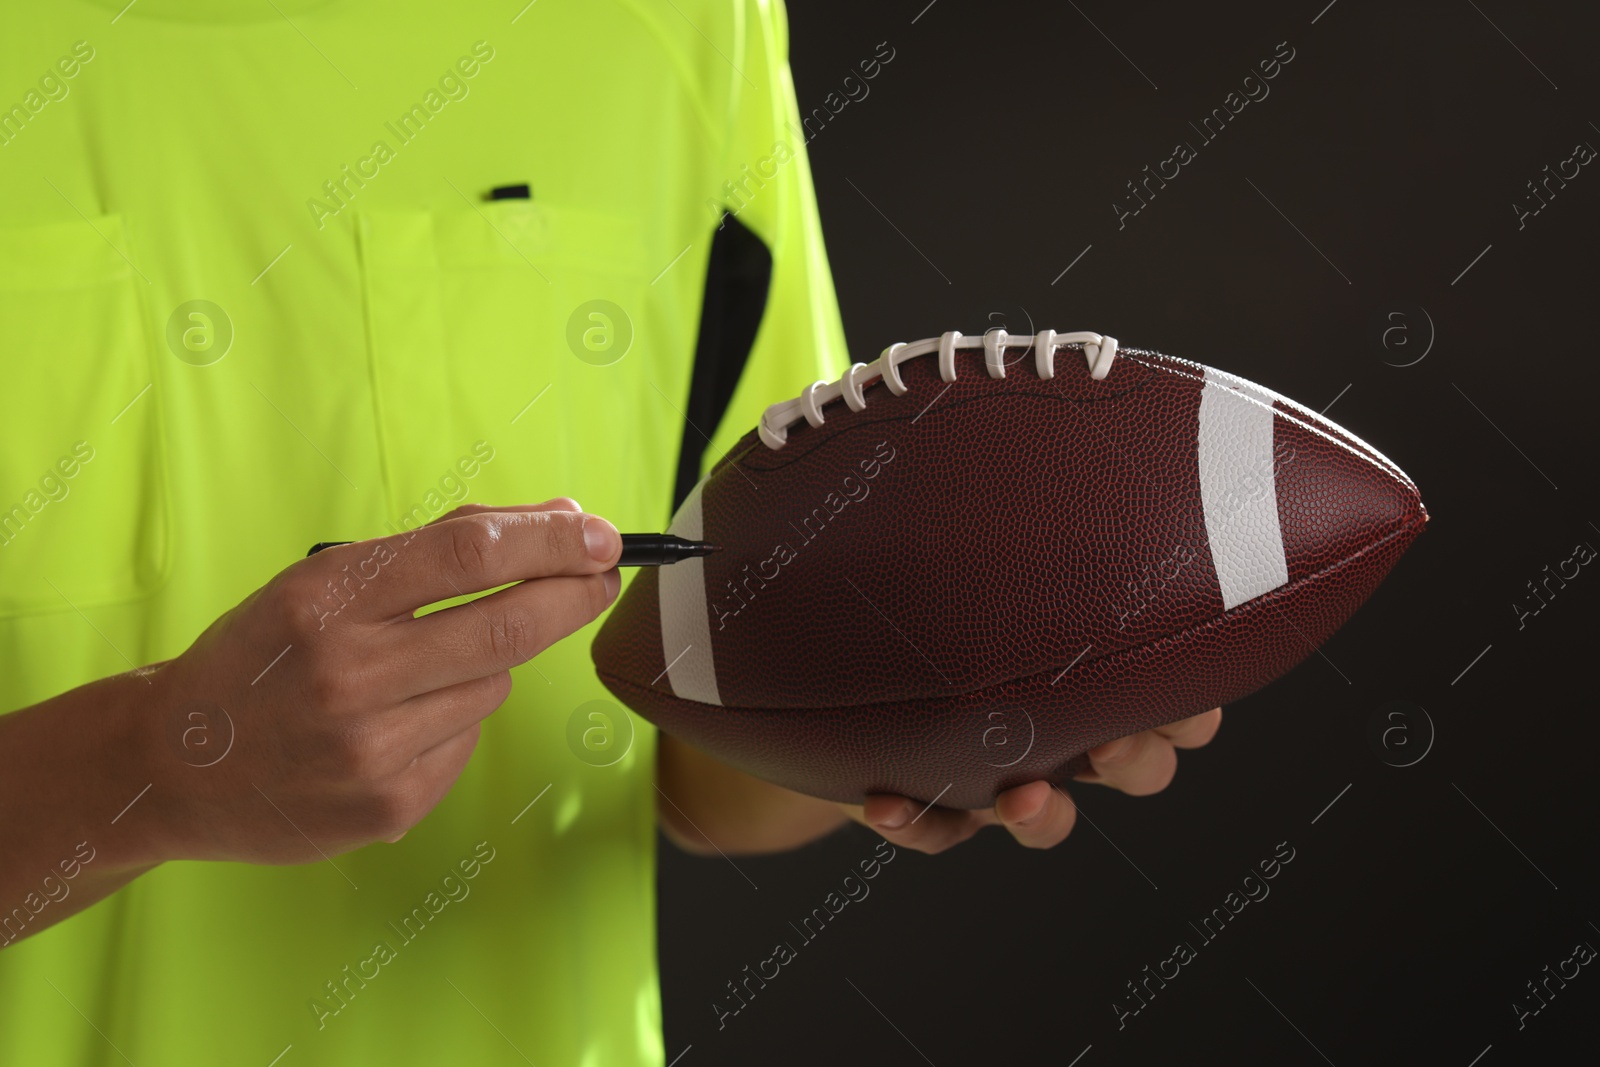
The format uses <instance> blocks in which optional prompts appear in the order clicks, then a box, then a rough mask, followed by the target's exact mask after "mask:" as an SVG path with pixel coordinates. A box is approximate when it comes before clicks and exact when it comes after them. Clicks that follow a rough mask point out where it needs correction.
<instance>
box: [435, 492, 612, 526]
mask: <svg viewBox="0 0 1600 1067" xmlns="http://www.w3.org/2000/svg"><path fill="white" fill-rule="evenodd" d="M582 510H583V506H582V505H580V504H579V503H578V502H577V501H576V500H574V499H572V498H571V497H570V496H558V497H554V498H552V499H550V500H546V501H543V502H541V503H538V504H512V505H510V506H499V505H495V504H462V505H461V506H460V507H458V508H456V509H455V510H454V511H450V512H447V513H445V514H443V515H441V516H439V517H438V518H437V519H434V520H433V522H430V523H428V524H427V525H429V526H432V525H434V524H435V523H440V522H443V521H445V520H446V519H459V518H460V517H461V516H463V515H482V514H484V513H485V512H489V511H520V512H525V513H526V512H536V511H582Z"/></svg>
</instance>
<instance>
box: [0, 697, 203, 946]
mask: <svg viewBox="0 0 1600 1067" xmlns="http://www.w3.org/2000/svg"><path fill="white" fill-rule="evenodd" d="M147 687H148V683H147V682H146V681H145V679H144V677H143V676H142V675H141V674H137V673H135V674H125V675H118V676H116V677H114V678H105V679H101V680H100V681H97V682H93V683H91V684H89V685H85V686H82V687H80V688H78V689H74V690H72V691H71V692H68V693H63V694H61V695H60V696H57V697H53V698H51V699H49V700H46V701H43V702H42V703H39V704H35V705H33V706H32V707H28V708H23V709H21V710H20V711H15V712H12V713H10V714H7V715H0V948H3V947H4V946H6V945H10V944H14V943H16V942H17V941H20V940H21V939H23V938H25V937H29V936H31V935H33V934H36V933H38V932H39V931H40V930H42V929H44V928H45V927H47V926H52V925H54V924H56V923H58V922H61V921H62V920H63V919H67V918H69V917H71V916H72V915H75V914H77V913H78V912H80V911H83V910H84V909H85V908H87V907H89V906H90V905H92V904H94V903H95V902H96V901H99V900H101V899H103V898H105V897H107V896H109V895H111V894H112V893H114V892H116V891H117V890H118V889H121V888H122V887H123V886H124V885H126V884H128V883H129V882H130V881H132V880H133V879H134V878H136V877H138V876H139V875H140V874H143V873H144V872H145V871H147V870H150V869H151V868H152V867H154V866H156V865H157V864H158V863H159V862H160V854H159V853H160V850H159V847H158V846H157V844H156V838H157V835H155V834H153V833H151V832H150V831H151V827H150V826H149V825H148V823H147V822H145V821H143V820H141V819H140V817H139V816H140V812H139V807H138V804H135V805H134V806H133V807H131V808H129V803H130V802H131V801H134V799H135V797H138V796H139V795H140V793H141V791H143V790H144V788H145V786H147V785H151V784H152V782H151V775H150V774H149V773H148V767H147V766H145V763H146V762H147V761H146V760H145V759H144V757H143V754H144V753H146V752H148V751H149V738H148V736H146V735H148V734H149V731H150V726H151V724H148V723H147V722H146V721H145V719H146V717H147V716H148V711H144V714H141V711H142V710H144V705H143V703H142V700H141V698H142V697H143V696H144V694H143V693H142V692H141V690H143V689H145V688H147ZM154 725H155V726H159V724H154ZM174 758H176V757H174ZM156 788H159V786H156ZM149 799H150V798H149V797H148V796H144V797H143V798H142V799H141V800H140V801H139V803H144V802H146V801H148V800H149ZM125 809H126V810H125Z"/></svg>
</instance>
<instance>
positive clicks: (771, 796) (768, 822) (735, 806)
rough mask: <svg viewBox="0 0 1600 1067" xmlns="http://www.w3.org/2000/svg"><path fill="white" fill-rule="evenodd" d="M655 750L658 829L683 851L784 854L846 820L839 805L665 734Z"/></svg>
mask: <svg viewBox="0 0 1600 1067" xmlns="http://www.w3.org/2000/svg"><path fill="white" fill-rule="evenodd" d="M656 752H657V756H656V772H657V778H656V780H657V784H658V785H659V786H660V787H661V794H662V795H661V796H660V797H659V798H658V800H657V805H656V806H657V809H658V810H659V812H660V820H661V828H662V830H663V831H664V832H665V833H666V835H667V836H668V837H669V838H671V839H672V842H673V843H674V844H676V845H677V846H678V847H679V848H682V849H684V850H685V851H687V852H694V853H697V854H702V855H704V854H715V853H716V852H718V851H719V850H720V851H721V852H724V853H752V852H782V851H784V850H786V849H791V848H798V847H799V846H801V845H804V844H806V843H807V842H810V841H814V840H816V839H817V838H819V837H821V836H823V835H824V834H827V833H830V832H832V831H833V830H835V829H837V828H838V827H840V826H841V825H843V824H844V822H845V815H844V812H843V811H842V810H841V809H840V807H839V805H837V804H834V803H832V802H830V801H826V800H818V799H816V798H815V797H808V796H805V795H803V794H800V793H795V792H792V791H790V790H788V789H784V788H782V787H781V786H776V785H773V784H771V783H770V782H764V781H762V780H761V779H759V778H753V777H751V776H750V775H748V774H745V773H743V772H742V771H737V770H735V769H733V768H732V767H729V766H728V765H727V764H725V763H721V762H719V761H717V760H715V759H712V758H711V757H710V756H707V755H706V754H705V753H703V752H700V751H699V750H697V749H694V748H691V747H689V746H688V745H686V744H684V743H682V742H681V741H677V740H675V739H674V738H671V737H669V736H667V735H666V734H661V735H660V742H659V744H658V745H657V749H656Z"/></svg>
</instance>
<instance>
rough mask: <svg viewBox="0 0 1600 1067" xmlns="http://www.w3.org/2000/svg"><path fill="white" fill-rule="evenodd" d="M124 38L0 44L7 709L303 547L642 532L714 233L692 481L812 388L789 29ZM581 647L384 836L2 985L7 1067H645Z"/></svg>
mask: <svg viewBox="0 0 1600 1067" xmlns="http://www.w3.org/2000/svg"><path fill="white" fill-rule="evenodd" d="M125 2H126V0H97V2H94V3H91V2H88V0H62V2H59V3H51V4H34V5H26V6H20V7H16V8H15V10H11V11H8V12H7V14H6V16H5V31H4V34H3V35H0V71H5V72H6V73H5V75H4V78H5V80H4V82H0V382H3V389H4V394H5V398H6V401H7V403H6V404H5V410H4V414H3V416H0V709H14V708H17V707H21V706H24V705H27V704H30V703H33V702H35V701H38V700H41V699H44V698H47V697H49V696H52V695H54V694H57V693H60V692H62V691H64V690H66V689H69V688H71V687H73V686H76V685H78V684H81V683H83V682H86V681H88V680H90V679H94V678H97V677H103V676H106V675H110V674H115V673H118V672H120V671H124V670H126V669H128V668H129V667H130V666H131V665H134V664H144V663H150V662H155V661H159V660H163V659H167V658H170V657H172V656H174V655H176V654H178V653H180V652H181V651H182V650H183V649H184V648H185V647H187V646H188V644H189V643H190V642H191V641H192V640H193V639H194V638H195V637H196V636H197V635H198V634H199V633H200V631H201V630H202V629H203V628H204V627H205V626H206V625H207V624H208V623H209V622H210V621H211V620H213V619H214V618H216V617H217V616H218V615H220V614H221V613H223V612H224V611H226V610H227V609H228V608H230V607H231V606H233V605H234V604H236V603H238V602H239V601H240V600H241V599H242V598H244V597H245V596H246V595H247V594H248V593H249V592H251V591H252V590H253V589H255V588H257V587H258V586H260V585H261V584H262V583H264V582H265V581H266V580H267V579H268V578H269V577H270V576H271V575H272V574H274V573H275V572H277V571H278V570H280V569H281V568H283V567H284V566H286V565H288V564H289V563H291V562H293V561H294V560H295V559H296V558H298V557H299V556H300V555H302V554H303V553H304V552H305V549H306V547H307V546H308V545H309V544H311V543H312V542H315V541H320V540H334V539H350V538H360V537H366V536H375V535H378V534H381V533H385V532H389V531H390V530H393V529H395V528H399V527H410V526H415V525H417V524H418V523H420V522H425V521H428V520H430V519H432V518H434V517H436V516H438V515H440V514H442V513H444V512H445V511H447V510H448V509H449V508H452V507H454V506H455V505H456V504H457V503H459V502H462V501H465V500H469V499H470V500H474V501H479V502H485V503H507V504H509V503H517V502H525V501H537V500H542V499H546V498H548V497H552V496H557V495H572V496H575V497H576V498H577V499H578V500H580V501H581V502H582V504H583V505H584V507H585V508H586V509H588V510H590V511H593V512H595V513H598V514H602V515H605V516H607V517H609V518H611V519H612V520H614V521H615V522H616V523H617V525H618V526H619V527H621V528H623V529H629V528H635V529H646V530H648V529H659V528H661V527H662V525H663V524H664V523H665V522H666V520H667V518H668V516H669V512H670V510H671V495H672V486H673V474H674V464H675V460H676V457H677V454H678V445H679V441H680V439H681V435H682V434H683V432H684V430H683V427H684V415H683V411H684V409H685V405H686V398H687V396H688V393H689V389H690V377H691V369H692V364H693V360H694V352H695V339H696V335H697V327H698V320H699V316H700V306H701V298H702V290H703V286H704V282H705V276H706V265H707V256H708V250H709V248H710V243H711V237H712V233H713V228H714V226H715V221H716V219H715V215H716V210H717V207H718V205H721V204H727V205H729V206H732V207H735V208H737V209H738V216H739V218H740V219H741V220H742V221H743V222H744V223H745V224H746V225H747V226H748V227H750V228H751V229H752V230H753V231H755V232H756V233H757V234H759V235H760V236H761V237H762V239H763V240H764V241H765V243H766V244H767V245H768V247H769V248H770V249H771V252H772V257H773V265H772V280H771V287H770V294H769V297H768V301H767V305H766V311H765V316H764V318H763V320H762V325H761V328H760V332H759V334H758V336H757V339H756V342H755V345H754V348H753V349H752V351H751V353H750V356H749V360H748V363H747V365H746V367H745V369H744V373H743V376H742V378H741V380H740V384H739V385H738V388H737V390H736V392H735V393H734V396H733V400H732V402H731V405H730V407H729V409H728V415H727V417H726V418H725V419H724V420H723V421H722V423H721V424H720V426H721V428H720V429H714V428H713V427H711V426H705V427H702V429H704V430H705V431H706V432H708V433H711V434H712V436H713V438H714V440H713V441H712V443H711V445H710V447H709V449H708V451H707V462H708V463H709V462H710V461H712V460H714V459H715V458H716V457H718V456H720V455H721V453H722V452H723V451H724V450H725V449H726V448H727V446H728V445H729V444H731V443H732V442H733V441H734V440H735V439H736V437H737V435H738V434H740V433H742V432H743V431H744V430H745V429H747V428H748V427H749V426H751V425H753V424H754V421H755V419H756V417H757V416H758V414H759V411H760V409H761V406H762V405H763V404H765V403H767V402H770V401H772V400H776V399H781V398H783V397H785V396H788V395H792V394H793V393H795V392H797V391H798V390H799V389H800V388H801V387H802V386H803V385H805V384H806V383H807V382H809V381H811V380H813V379H815V378H819V377H826V376H831V375H832V374H834V373H836V372H837V370H838V369H839V366H840V360H841V359H842V355H843V352H844V344H843V337H842V331H841V329H840V326H839V322H838V314H837V309H836V307H835V303H834V296H833V291H832V287H831V283H830V281H829V277H828V273H827V264H826V259H825V255H824V251H823V244H822V238H821V231H820V228H819V225H818V222H817V218H816V208H815V202H814V195H813V192H812V189H811V180H810V174H809V170H808V168H807V164H806V160H805V156H804V151H803V149H804V145H803V140H804V135H803V132H800V131H799V126H798V122H797V116H796V108H795V104H794V100H793V90H792V86H791V84H790V81H789V74H788V69H787V65H786V50H787V31H786V25H785V22H784V16H783V12H782V10H781V8H779V7H778V6H777V5H776V4H775V3H772V2H763V0H673V3H671V4H656V3H651V2H646V0H585V2H583V3H578V2H575V0H543V2H539V3H534V4H529V5H528V6H527V7H526V8H524V9H522V10H521V11H520V12H519V11H518V8H519V6H520V5H519V4H518V3H516V2H511V3H493V4H490V3H451V4H437V3H435V4H420V3H403V4H394V3H379V2H376V0H334V2H325V3H320V4H317V3H308V2H305V0H301V2H299V3H295V2H291V0H276V4H275V7H276V9H275V7H274V5H272V4H267V3H260V4H254V3H251V4H244V3H234V2H224V0H204V2H201V0H187V2H181V3H180V2H175V0H168V2H162V0H139V2H138V3H137V4H135V5H132V6H131V7H129V8H128V9H126V10H123V7H124V4H125ZM119 11H120V12H121V13H120V14H119ZM521 183H526V184H528V185H529V186H530V187H531V193H532V196H531V198H528V199H520V198H510V199H496V200H490V199H485V196H486V194H487V193H488V191H489V190H491V189H493V188H496V187H501V186H507V185H516V184H521ZM592 301H609V302H610V304H611V305H615V308H620V309H621V314H620V316H619V315H618V314H617V313H616V311H615V310H614V309H610V308H607V307H604V306H599V307H598V310H596V309H595V308H593V307H589V306H588V305H589V304H590V302H592ZM195 302H204V303H195ZM580 355H581V356H582V357H583V358H580ZM591 637H592V630H591V631H585V632H583V633H580V634H578V635H577V636H575V637H574V638H572V639H570V640H568V641H566V642H564V643H562V644H560V645H558V646H556V647H555V648H553V649H551V650H550V651H548V652H546V653H544V654H543V655H541V656H539V657H538V658H537V659H536V660H535V661H534V662H533V663H532V664H530V665H528V666H526V667H524V668H521V669H518V670H517V671H516V672H515V682H516V684H515V689H514V691H513V693H512V696H511V698H510V700H509V701H508V702H507V703H506V705H505V706H504V707H503V708H501V710H500V711H499V712H498V713H496V714H495V715H494V716H493V717H491V718H490V719H489V720H488V721H487V722H486V723H485V724H484V728H483V733H482V739H481V741H480V743H479V746H478V750H477V754H476V755H475V756H474V757H473V760H472V762H471V764H470V765H469V766H468V768H467V770H466V772H465V774H464V775H463V776H462V778H461V780H460V781H459V783H458V784H457V785H456V787H455V788H454V790H453V791H452V792H451V793H450V795H449V796H448V797H447V798H446V799H445V800H444V801H443V802H442V803H441V804H440V805H439V806H438V808H437V809H436V810H435V811H434V812H433V813H432V814H431V815H430V816H429V817H428V818H427V819H425V820H424V821H423V822H422V823H421V824H420V825H419V826H418V827H417V828H416V829H414V830H413V831H412V832H411V833H410V834H409V835H408V836H407V837H406V838H405V839H404V840H403V841H402V842H401V843H400V844H398V845H378V846H375V847H370V848H366V849H361V850H358V851H356V852H353V853H349V854H346V855H343V856H339V857H336V859H335V860H334V862H333V863H316V864H311V865H306V866H300V867H265V866H253V865H245V864H222V863H196V862H177V863H168V864H166V865H164V866H162V867H159V868H157V869H156V870H154V871H153V872H151V873H149V874H147V875H145V876H144V877H142V878H140V879H138V880H137V881H136V882H135V883H134V884H132V885H131V886H130V887H128V888H127V889H125V890H123V891H122V892H120V893H118V894H116V895H114V896H113V897H111V898H109V899H107V900H105V901H103V902H101V903H99V904H97V905H96V906H94V907H93V908H91V909H90V910H88V911H87V912H85V913H83V914H81V915H79V916H77V917H75V918H72V919H69V920H66V921H65V922H62V923H60V924H58V925H55V926H52V927H50V928H48V929H43V930H41V931H40V932H37V933H33V932H32V931H29V933H30V934H31V936H28V937H27V938H26V939H23V940H17V941H15V943H13V944H11V945H10V947H7V948H5V949H3V950H0V1063H5V1064H29V1065H34V1064H56V1063H60V1064H113V1063H118V1064H120V1063H123V1062H125V1060H124V1057H127V1059H131V1060H132V1062H135V1063H140V1064H143V1063H162V1064H201V1063H204V1064H215V1063H256V1064H261V1065H266V1064H268V1063H269V1062H274V1057H275V1056H279V1055H280V1054H281V1055H282V1059H281V1060H280V1061H276V1062H279V1063H281V1064H282V1065H283V1067H297V1065H302V1064H317V1063H321V1064H355V1063H427V1064H456V1063H470V1064H495V1063H508V1064H509V1063H516V1064H522V1063H524V1062H526V1060H531V1061H532V1062H534V1063H538V1064H541V1065H544V1064H590V1065H601V1064H604V1065H607V1067H612V1065H628V1064H656V1063H660V1062H662V1061H663V1059H664V1057H663V1049H662V1047H661V1034H660V1007H659V995H658V982H657V972H656V965H655V924H654V907H655V895H654V888H653V886H654V873H655V870H654V848H655V831H654V823H655V818H654V810H655V804H656V796H655V790H654V789H653V788H652V785H651V779H652V771H653V767H654V751H655V743H654V742H655V739H654V735H653V733H652V732H651V730H650V729H649V727H648V726H647V724H645V723H643V722H642V721H639V720H634V719H631V718H630V717H629V716H627V715H626V714H624V713H621V712H615V716H616V717H615V720H614V721H613V722H612V723H611V726H610V731H611V732H610V733H607V731H606V729H605V728H604V727H603V724H602V720H599V719H591V718H589V717H588V716H587V712H585V711H583V708H584V706H585V705H586V702H588V701H592V700H602V699H606V698H607V694H606V692H605V690H604V689H603V688H602V687H601V686H600V685H599V684H598V683H597V682H596V680H595V678H594V674H593V669H592V667H591V665H590V663H589V659H588V652H587V650H588V643H589V640H590V638H591ZM269 658H270V657H269ZM263 666H265V663H264V664H263ZM613 710H615V709H613ZM575 715H577V718H576V719H575V718H574V716H575ZM574 722H576V723H577V727H576V728H575V729H574V728H573V723H574ZM597 724H602V725H601V726H599V727H597ZM152 728H162V724H156V725H153V727H152ZM596 728H599V729H600V733H599V734H594V733H593V732H592V731H593V730H594V729H596ZM586 730H589V731H591V733H590V734H589V735H588V737H587V739H586V740H584V737H585V735H584V731H586ZM629 733H631V735H632V740H631V743H628V742H627V740H626V735H627V734H629ZM569 738H579V739H580V740H574V741H572V742H571V743H570V744H569ZM586 741H587V742H588V743H589V749H588V750H587V752H586V758H582V759H581V758H579V753H580V752H582V751H585V750H584V745H585V743H586ZM608 745H609V746H610V747H607V746H608ZM596 751H600V752H603V753H604V758H603V759H602V758H597V756H596ZM612 753H615V754H616V755H615V756H613V755H612ZM623 753H625V754H623ZM619 757H620V758H619ZM174 758H178V755H177V754H175V755H174ZM223 758H226V757H223ZM612 759H615V760H616V761H615V762H611V763H610V764H609V765H597V764H602V763H606V762H608V761H610V760H612ZM195 773H203V770H197V771H196V772H195ZM130 799H134V798H130ZM116 814H117V813H116V812H106V813H105V819H104V820H96V823H97V825H98V824H99V823H101V822H103V824H104V825H103V826H102V827H101V828H100V829H97V830H94V831H92V832H90V833H89V834H88V836H89V840H88V841H87V842H86V845H87V851H84V850H78V849H77V845H76V843H75V842H63V843H62V859H63V860H64V861H68V862H70V863H79V864H81V863H92V862H93V859H92V852H93V847H94V844H95V841H96V840H97V838H96V836H95V835H96V834H100V835H107V836H109V835H112V834H115V833H116V832H117V829H118V826H117V825H116V824H113V823H112V822H111V817H112V816H113V815H116ZM139 815H140V809H139V806H138V804H134V805H133V806H132V807H131V808H130V809H128V810H126V811H125V812H124V813H123V814H122V815H121V816H120V818H121V819H122V820H124V821H126V820H135V819H137V818H139ZM4 817H5V818H6V819H7V820H12V819H19V820H20V819H25V818H26V817H27V813H26V812H6V813H5V814H4ZM99 840H105V837H101V838H99ZM86 855H87V856H89V857H90V858H88V859H85V856H86ZM74 857H76V858H74ZM335 864H337V868H336V867H335ZM66 869H67V868H66V867H63V868H62V870H63V871H64V870H66ZM51 873H52V872H51V871H49V870H41V871H40V872H39V875H40V877H41V879H43V878H44V876H46V875H48V874H51ZM54 884H57V885H66V886H67V887H68V888H70V880H67V881H64V882H63V881H62V880H61V878H60V876H59V875H58V877H57V879H56V882H55V883H54ZM358 887H359V888H358ZM29 899H30V901H37V900H40V899H43V898H42V897H33V896H30V898H29ZM23 903H24V902H22V901H3V902H0V919H4V918H6V917H11V919H12V922H13V923H15V922H17V921H18V919H17V917H16V916H15V913H14V912H13V910H12V909H13V908H14V907H15V906H22V905H23ZM45 906H48V901H46V903H45ZM29 907H30V908H31V907H32V905H31V904H30V905H29ZM29 918H30V916H29V912H28V911H27V910H25V911H24V912H23V913H22V916H21V921H23V922H24V923H26V922H27V921H29ZM46 918H48V916H46V915H45V914H43V912H42V911H40V912H39V913H38V914H37V917H36V918H34V919H32V921H36V922H41V923H42V922H43V921H44V920H45V919H46ZM7 939H8V935H7V934H5V933H4V932H0V940H7ZM291 1046H292V1047H291ZM525 1058H526V1060H525Z"/></svg>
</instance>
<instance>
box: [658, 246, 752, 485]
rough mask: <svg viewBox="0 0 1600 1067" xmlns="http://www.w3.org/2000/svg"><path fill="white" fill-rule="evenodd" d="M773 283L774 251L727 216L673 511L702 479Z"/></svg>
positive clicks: (712, 264) (710, 273) (711, 280)
mask: <svg viewBox="0 0 1600 1067" xmlns="http://www.w3.org/2000/svg"><path fill="white" fill-rule="evenodd" d="M771 281H772V252H771V251H770V250H769V249H768V248H767V246H766V243H765V242H764V241H762V240H761V238H760V237H758V236H756V234H755V233H754V232H753V231H751V230H750V228H749V227H747V226H745V225H744V223H742V222H740V221H739V220H738V218H737V217H735V216H733V215H727V214H725V215H723V216H722V223H721V225H719V226H718V227H717V232H716V234H715V235H714V236H713V237H712V239H711V257H710V261H709V262H708V263H707V264H706V286H705V298H704V303H703V304H702V305H701V309H700V337H699V339H698V340H697V341H696V342H695V349H694V374H693V377H692V378H691V379H690V382H689V406H688V416H689V425H686V426H685V427H684V428H683V444H682V447H681V448H680V449H679V452H678V481H677V486H676V488H675V490H674V492H673V496H672V509H673V510H674V511H676V510H677V509H678V505H679V504H681V503H683V501H684V498H685V497H687V496H688V495H689V491H690V490H691V489H693V488H694V484H695V482H698V481H699V480H700V463H701V461H702V459H703V458H704V456H705V450H706V439H705V438H704V437H702V436H701V432H702V431H703V432H704V433H706V434H714V433H716V432H717V425H718V424H719V423H720V422H721V421H722V416H723V414H724V413H725V412H726V411H727V410H728V404H729V403H730V402H731V401H732V400H733V390H734V387H735V386H736V385H738V384H739V376H740V375H741V374H742V373H744V365H745V362H746V361H747V360H748V359H749V358H750V349H751V348H752V347H753V346H754V345H755V341H756V331H757V330H759V329H760V327H761V319H762V316H763V315H764V314H765V313H766V308H767V290H768V287H769V285H770V283H771Z"/></svg>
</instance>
